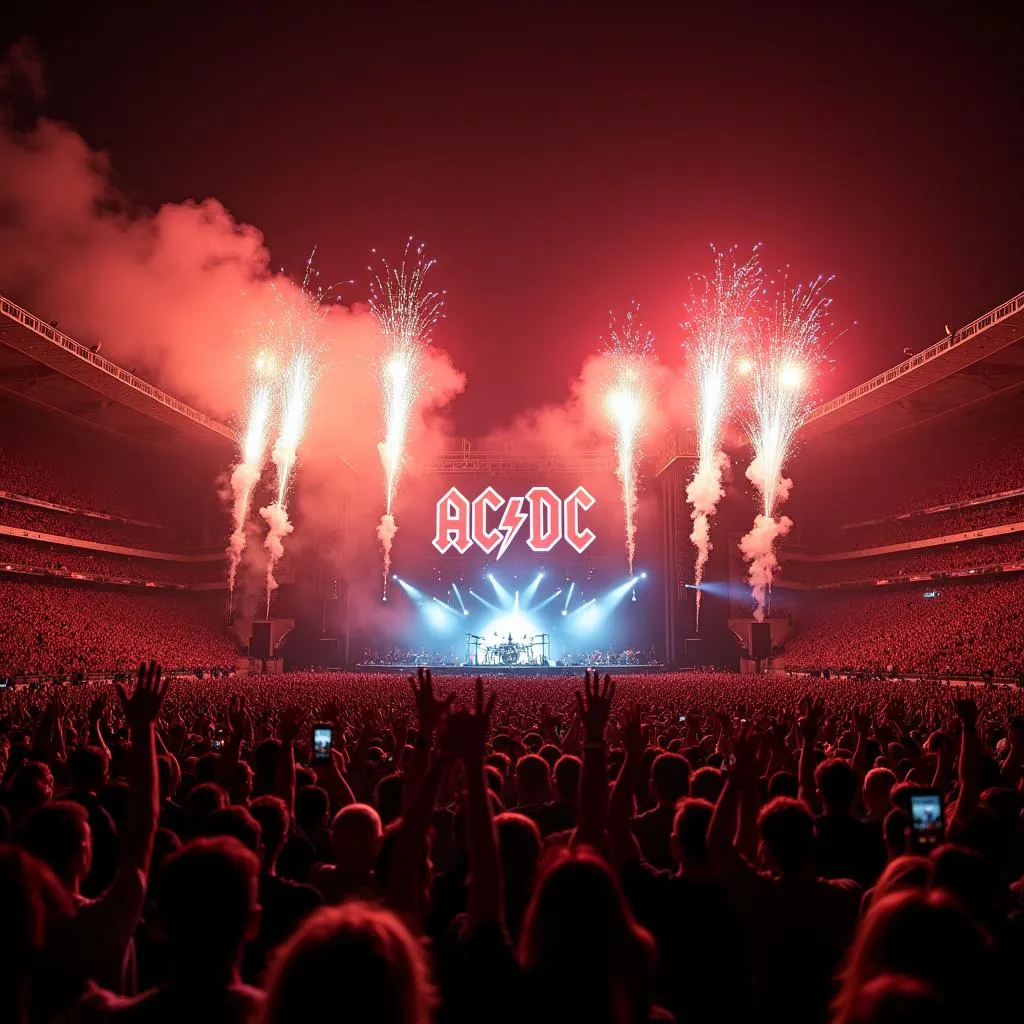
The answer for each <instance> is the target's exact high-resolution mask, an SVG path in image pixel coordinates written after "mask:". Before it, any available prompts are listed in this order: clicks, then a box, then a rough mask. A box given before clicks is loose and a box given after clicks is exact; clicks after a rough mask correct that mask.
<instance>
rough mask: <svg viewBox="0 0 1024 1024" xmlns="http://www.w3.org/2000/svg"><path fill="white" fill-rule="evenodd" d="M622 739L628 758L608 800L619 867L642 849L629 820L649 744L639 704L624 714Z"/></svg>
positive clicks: (611, 840)
mask: <svg viewBox="0 0 1024 1024" xmlns="http://www.w3.org/2000/svg"><path fill="white" fill-rule="evenodd" d="M622 742H623V747H624V748H625V751H626V758H625V760H624V761H623V762H622V767H621V768H619V774H618V777H617V778H616V780H615V785H614V786H613V787H612V795H611V799H610V800H609V801H608V851H609V853H610V854H611V857H612V861H613V862H614V864H615V866H616V868H621V867H622V865H623V864H625V863H627V862H628V861H630V860H632V859H633V858H634V857H636V856H637V853H638V849H639V847H638V846H637V844H636V842H635V841H634V839H633V836H632V835H631V834H630V831H629V822H630V818H632V816H633V794H634V793H635V792H636V784H637V781H638V780H639V778H640V762H641V759H642V758H643V753H644V750H645V748H646V747H647V730H646V729H645V728H644V727H643V724H642V723H641V720H640V709H639V708H638V707H637V705H636V704H634V705H633V707H632V708H628V709H627V710H626V713H625V715H624V717H623V725H622Z"/></svg>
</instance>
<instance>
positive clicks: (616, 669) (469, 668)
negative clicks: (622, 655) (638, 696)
mask: <svg viewBox="0 0 1024 1024" xmlns="http://www.w3.org/2000/svg"><path fill="white" fill-rule="evenodd" d="M420 667H421V666H419V665H357V666H356V671H357V672H373V673H380V674H393V673H395V672H403V673H404V672H415V671H416V669H418V668H420ZM423 667H425V668H429V669H430V670H431V672H435V673H436V674H437V675H439V676H487V677H488V678H489V679H490V678H493V677H494V676H582V675H583V673H584V672H586V670H587V666H586V665H426V666H423ZM593 668H594V669H595V670H596V671H597V672H599V673H601V674H602V675H604V673H605V672H607V673H608V674H609V675H612V676H631V675H643V674H644V673H645V672H661V671H664V668H665V666H664V665H656V664H652V665H594V666H593Z"/></svg>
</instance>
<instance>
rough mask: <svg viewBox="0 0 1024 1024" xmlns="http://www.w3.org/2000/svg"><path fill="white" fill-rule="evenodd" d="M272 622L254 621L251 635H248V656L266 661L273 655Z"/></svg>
mask: <svg viewBox="0 0 1024 1024" xmlns="http://www.w3.org/2000/svg"><path fill="white" fill-rule="evenodd" d="M273 626H274V624H273V623H272V622H258V621H257V622H254V623H253V624H252V635H251V636H250V637H249V657H250V658H259V659H260V661H266V660H267V658H272V657H273V656H274V652H273V646H274V638H273V631H274V630H273Z"/></svg>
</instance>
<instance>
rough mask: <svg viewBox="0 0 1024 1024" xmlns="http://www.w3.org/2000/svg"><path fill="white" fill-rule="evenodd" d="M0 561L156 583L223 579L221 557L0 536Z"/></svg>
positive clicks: (5, 563)
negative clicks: (173, 556) (200, 558)
mask: <svg viewBox="0 0 1024 1024" xmlns="http://www.w3.org/2000/svg"><path fill="white" fill-rule="evenodd" d="M0 563H2V564H4V565H8V564H9V565H27V566H38V567H40V568H44V569H51V570H54V571H56V572H60V573H65V572H88V573H93V574H94V575H97V576H106V577H108V578H109V579H117V580H125V579H127V580H140V581H142V582H160V583H181V584H185V583H213V582H216V581H217V580H219V579H221V578H223V575H224V562H223V559H222V558H218V559H216V560H215V561H214V560H211V561H209V562H179V561H169V560H167V559H161V558H141V557H136V556H135V555H115V554H110V553H109V552H106V551H92V550H90V549H89V548H73V547H66V546H65V545H63V544H42V543H40V542H39V541H33V540H20V539H17V538H12V537H7V536H3V535H0Z"/></svg>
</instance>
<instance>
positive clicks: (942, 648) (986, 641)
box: [782, 574, 1024, 678]
mask: <svg viewBox="0 0 1024 1024" xmlns="http://www.w3.org/2000/svg"><path fill="white" fill-rule="evenodd" d="M926 591H927V592H932V593H934V592H936V591H937V595H938V596H936V597H934V598H926V597H925V596H924V595H925V592H926ZM790 597H791V600H792V601H793V602H794V604H795V605H796V613H795V614H796V618H797V629H796V631H795V632H794V633H793V635H792V636H791V637H790V638H789V639H788V640H787V641H786V645H785V649H784V651H783V652H782V653H783V656H784V657H785V663H786V665H787V666H788V667H793V668H813V669H823V668H831V669H854V670H857V671H870V672H885V671H890V670H895V671H897V672H901V673H903V674H923V675H965V674H966V675H980V674H982V673H984V672H993V673H995V674H996V675H998V676H1005V677H1009V678H1016V677H1018V676H1020V674H1021V673H1022V672H1024V580H1022V579H1021V576H1020V575H1019V574H1016V575H1012V576H1008V577H1006V578H1005V579H995V580H979V581H976V582H959V583H946V582H943V583H939V584H929V585H928V586H924V585H922V584H918V585H916V586H907V585H901V586H895V587H872V588H869V589H866V590H852V591H835V592H825V591H816V592H813V593H803V594H797V593H795V592H794V593H792V594H791V595H790Z"/></svg>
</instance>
